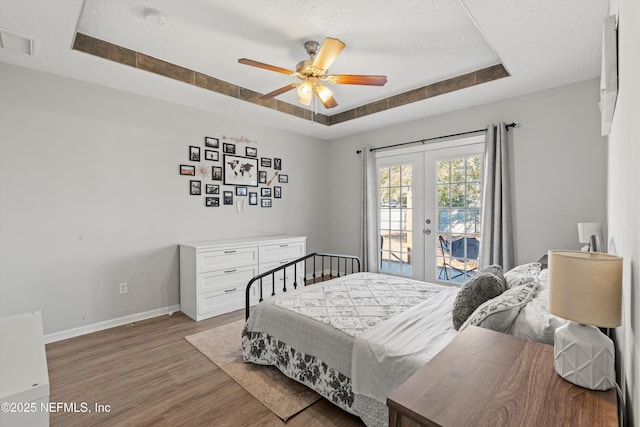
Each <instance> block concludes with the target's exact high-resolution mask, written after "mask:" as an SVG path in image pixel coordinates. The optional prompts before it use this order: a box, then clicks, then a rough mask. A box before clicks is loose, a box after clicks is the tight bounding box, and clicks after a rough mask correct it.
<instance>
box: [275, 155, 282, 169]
mask: <svg viewBox="0 0 640 427" xmlns="http://www.w3.org/2000/svg"><path fill="white" fill-rule="evenodd" d="M273 168H274V169H275V170H277V171H280V170H282V159H279V158H277V157H274V158H273Z"/></svg>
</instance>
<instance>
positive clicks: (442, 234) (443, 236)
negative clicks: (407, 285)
mask: <svg viewBox="0 0 640 427" xmlns="http://www.w3.org/2000/svg"><path fill="white" fill-rule="evenodd" d="M436 162H437V163H436V171H437V174H438V176H437V183H436V184H435V185H436V194H437V197H438V201H437V206H438V209H437V213H438V215H437V218H438V224H437V227H436V229H437V236H436V242H435V244H436V251H435V253H436V258H437V259H436V267H437V273H436V274H437V278H438V279H439V280H442V281H447V282H454V283H463V282H465V281H466V280H467V279H469V278H470V277H472V276H473V275H474V274H476V272H477V271H478V249H479V246H480V208H481V204H482V199H481V184H480V178H481V164H480V156H479V155H478V156H464V157H455V158H450V159H446V160H437V161H436Z"/></svg>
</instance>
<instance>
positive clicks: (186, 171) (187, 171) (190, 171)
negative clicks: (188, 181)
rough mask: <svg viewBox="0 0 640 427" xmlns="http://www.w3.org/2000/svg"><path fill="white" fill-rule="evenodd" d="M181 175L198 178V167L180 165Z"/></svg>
mask: <svg viewBox="0 0 640 427" xmlns="http://www.w3.org/2000/svg"><path fill="white" fill-rule="evenodd" d="M180 175H189V176H196V167H195V166H194V165H180Z"/></svg>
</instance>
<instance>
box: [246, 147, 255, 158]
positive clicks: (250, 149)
mask: <svg viewBox="0 0 640 427" xmlns="http://www.w3.org/2000/svg"><path fill="white" fill-rule="evenodd" d="M245 153H246V154H247V157H258V149H257V148H256V147H247V148H246V151H245Z"/></svg>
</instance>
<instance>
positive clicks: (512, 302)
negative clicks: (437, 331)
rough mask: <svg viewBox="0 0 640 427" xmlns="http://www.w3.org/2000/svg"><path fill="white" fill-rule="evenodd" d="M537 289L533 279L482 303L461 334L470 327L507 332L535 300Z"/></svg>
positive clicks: (468, 319)
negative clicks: (533, 299)
mask: <svg viewBox="0 0 640 427" xmlns="http://www.w3.org/2000/svg"><path fill="white" fill-rule="evenodd" d="M537 289H538V283H537V282H536V281H535V279H533V278H529V279H528V280H527V282H526V283H523V284H522V285H520V286H516V287H513V288H511V289H507V290H506V291H504V292H503V293H502V294H500V295H498V296H497V297H495V298H492V299H490V300H489V301H486V302H484V303H482V304H481V305H480V306H479V307H478V308H477V309H476V310H475V311H474V312H473V313H472V314H471V315H470V316H469V317H468V318H467V320H466V321H465V322H464V324H463V325H462V326H461V327H460V332H462V331H463V330H464V329H465V328H466V327H467V326H469V325H475V326H480V327H482V328H486V329H491V330H494V331H498V332H507V331H508V330H509V328H510V327H511V324H512V323H513V321H514V320H515V319H516V317H517V316H518V313H519V312H520V309H521V308H522V307H523V306H524V305H525V304H527V302H529V301H530V300H531V298H533V295H534V294H535V292H536V290H537Z"/></svg>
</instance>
